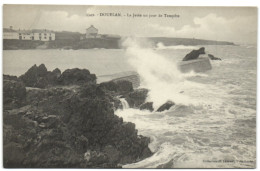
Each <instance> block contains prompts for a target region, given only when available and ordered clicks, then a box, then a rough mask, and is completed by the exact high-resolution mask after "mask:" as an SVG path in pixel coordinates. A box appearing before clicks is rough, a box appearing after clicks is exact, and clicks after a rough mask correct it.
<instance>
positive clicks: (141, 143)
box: [3, 64, 153, 168]
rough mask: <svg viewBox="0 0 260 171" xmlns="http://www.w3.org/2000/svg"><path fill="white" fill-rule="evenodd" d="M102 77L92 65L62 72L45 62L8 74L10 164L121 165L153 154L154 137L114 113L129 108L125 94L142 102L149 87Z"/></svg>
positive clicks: (5, 112) (7, 160) (5, 145)
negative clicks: (125, 100)
mask: <svg viewBox="0 0 260 171" xmlns="http://www.w3.org/2000/svg"><path fill="white" fill-rule="evenodd" d="M96 79H97V77H96V75H95V74H92V73H90V72H89V70H87V69H78V68H74V69H67V70H65V71H64V72H62V73H61V71H60V70H59V69H58V68H56V69H55V70H53V71H48V70H47V68H46V67H45V65H44V64H41V65H39V66H36V65H34V66H32V67H31V68H30V69H29V70H28V71H27V72H26V73H25V74H23V75H21V76H20V77H16V76H10V75H4V76H3V101H4V102H3V103H4V105H3V123H4V124H3V154H4V167H5V168H121V167H122V165H124V164H128V163H134V162H138V161H141V160H143V159H145V158H147V157H150V156H151V155H152V154H153V153H152V152H151V150H150V149H149V148H148V144H149V143H150V139H149V138H148V137H144V136H142V135H138V131H137V130H136V129H135V124H134V123H130V122H124V121H123V119H122V118H121V117H118V116H117V115H115V114H114V111H115V110H117V109H122V108H123V106H122V103H121V102H120V98H122V97H124V98H125V99H127V101H128V102H129V104H130V106H131V107H137V105H139V106H140V105H141V104H143V103H144V102H145V99H146V96H147V92H148V90H146V89H134V88H133V85H132V83H131V82H130V81H127V80H120V79H117V80H114V81H108V82H103V83H100V84H97V83H96ZM119 97H120V98H119Z"/></svg>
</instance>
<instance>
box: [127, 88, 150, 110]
mask: <svg viewBox="0 0 260 171" xmlns="http://www.w3.org/2000/svg"><path fill="white" fill-rule="evenodd" d="M147 94H148V90H147V89H145V88H141V89H135V90H134V91H132V92H130V93H129V94H128V95H127V96H126V97H125V98H126V101H127V102H128V104H129V106H130V107H132V108H139V107H140V106H141V105H142V104H143V103H144V102H145V99H146V98H147Z"/></svg>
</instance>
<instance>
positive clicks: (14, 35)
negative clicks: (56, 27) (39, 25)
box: [3, 26, 55, 41]
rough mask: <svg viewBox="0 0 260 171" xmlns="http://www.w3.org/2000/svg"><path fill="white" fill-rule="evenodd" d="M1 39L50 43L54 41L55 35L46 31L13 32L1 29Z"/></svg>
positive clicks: (11, 28)
mask: <svg viewBox="0 0 260 171" xmlns="http://www.w3.org/2000/svg"><path fill="white" fill-rule="evenodd" d="M3 33H4V36H3V39H17V40H41V41H52V40H55V33H54V32H53V31H50V30H46V29H33V30H20V29H19V30H14V29H13V27H12V26H10V28H4V29H3Z"/></svg>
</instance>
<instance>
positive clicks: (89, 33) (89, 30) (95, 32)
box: [86, 25, 99, 38]
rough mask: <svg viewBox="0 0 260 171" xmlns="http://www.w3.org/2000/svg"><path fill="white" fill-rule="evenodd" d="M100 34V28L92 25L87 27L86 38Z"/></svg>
mask: <svg viewBox="0 0 260 171" xmlns="http://www.w3.org/2000/svg"><path fill="white" fill-rule="evenodd" d="M97 37H99V36H98V29H97V28H95V27H94V26H93V25H91V26H90V27H89V28H87V29H86V38H97Z"/></svg>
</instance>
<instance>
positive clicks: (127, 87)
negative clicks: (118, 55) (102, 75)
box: [99, 80, 134, 95]
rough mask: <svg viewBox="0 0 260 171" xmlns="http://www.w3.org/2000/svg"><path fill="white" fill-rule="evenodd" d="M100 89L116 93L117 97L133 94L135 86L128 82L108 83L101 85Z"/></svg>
mask: <svg viewBox="0 0 260 171" xmlns="http://www.w3.org/2000/svg"><path fill="white" fill-rule="evenodd" d="M99 87H100V88H101V89H103V90H105V91H111V92H114V93H115V94H117V95H123V94H127V93H130V92H132V91H133V90H134V89H133V85H132V83H131V82H130V81H127V80H117V81H108V82H103V83H100V84H99Z"/></svg>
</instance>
